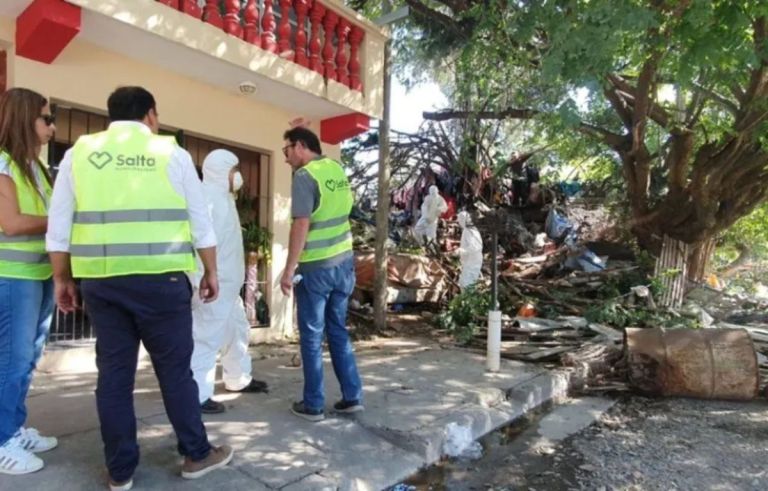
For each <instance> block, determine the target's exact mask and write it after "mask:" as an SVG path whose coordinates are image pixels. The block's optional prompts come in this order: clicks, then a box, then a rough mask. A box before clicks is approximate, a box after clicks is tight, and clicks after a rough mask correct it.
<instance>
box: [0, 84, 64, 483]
mask: <svg viewBox="0 0 768 491" xmlns="http://www.w3.org/2000/svg"><path fill="white" fill-rule="evenodd" d="M55 129H56V127H55V126H54V124H53V116H52V115H51V109H50V107H49V105H48V101H47V100H46V99H45V97H43V96H42V95H40V94H38V93H37V92H33V91H31V90H28V89H22V88H14V89H10V90H8V91H6V92H5V93H3V94H2V95H0V474H28V473H30V472H35V471H37V470H40V469H42V467H43V461H42V460H40V458H38V457H37V456H36V455H35V453H37V452H44V451H46V450H50V449H52V448H54V447H55V446H56V445H57V444H58V442H57V441H56V438H53V437H44V436H41V435H40V434H39V433H38V432H37V430H35V429H34V428H27V427H25V426H24V421H25V419H26V417H27V410H26V407H25V404H24V401H25V399H26V396H27V390H29V384H30V382H31V380H32V372H33V370H34V369H35V364H36V363H37V360H38V359H39V358H40V355H41V354H42V351H43V345H44V344H45V341H46V339H47V337H48V331H49V329H50V326H51V316H52V315H53V282H52V281H51V265H50V262H49V261H48V255H47V254H46V252H45V231H46V228H47V226H48V203H49V202H50V197H51V176H50V174H49V173H48V169H47V168H46V166H45V165H44V164H43V163H42V162H41V161H40V150H41V147H42V146H43V145H45V144H47V143H48V141H49V140H50V139H51V137H52V136H53V132H54V131H55Z"/></svg>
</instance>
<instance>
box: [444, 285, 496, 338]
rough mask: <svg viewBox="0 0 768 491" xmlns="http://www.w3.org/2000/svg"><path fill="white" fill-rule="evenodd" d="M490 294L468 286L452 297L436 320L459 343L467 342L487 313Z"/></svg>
mask: <svg viewBox="0 0 768 491" xmlns="http://www.w3.org/2000/svg"><path fill="white" fill-rule="evenodd" d="M490 303H491V299H490V294H489V293H488V291H486V290H485V289H482V288H476V287H470V288H467V289H465V290H464V291H462V292H461V293H459V294H458V295H456V296H455V297H453V299H451V301H450V303H449V304H448V309H447V310H446V311H445V312H443V313H441V314H440V315H439V316H438V317H437V322H438V324H439V325H440V327H442V328H443V329H447V330H448V331H450V332H451V334H452V335H453V336H454V337H455V338H456V340H457V341H458V342H460V343H463V344H467V343H469V342H470V341H471V340H472V337H473V336H474V335H475V333H476V332H477V330H478V329H479V328H480V327H481V325H480V324H482V322H480V319H481V318H484V317H485V316H487V314H488V309H489V308H490Z"/></svg>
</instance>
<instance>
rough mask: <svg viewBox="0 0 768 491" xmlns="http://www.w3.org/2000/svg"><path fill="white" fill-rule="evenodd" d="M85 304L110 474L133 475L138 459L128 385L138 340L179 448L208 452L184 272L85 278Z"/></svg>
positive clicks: (193, 454)
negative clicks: (193, 361) (195, 376)
mask: <svg viewBox="0 0 768 491" xmlns="http://www.w3.org/2000/svg"><path fill="white" fill-rule="evenodd" d="M81 290H82V295H83V299H84V300H85V306H86V310H87V312H88V315H89V316H90V318H91V322H92V323H93V326H94V329H95V331H96V366H97V367H98V369H99V378H98V383H97V387H96V405H97V409H98V413H99V421H100V422H101V438H102V440H103V442H104V457H105V459H106V464H107V469H108V470H109V474H110V476H111V477H112V479H113V480H115V481H124V480H127V479H129V478H130V477H131V476H133V472H134V470H135V469H136V466H137V465H138V464H139V446H138V443H137V441H136V414H135V411H134V406H133V387H134V382H135V379H136V364H137V361H138V354H139V343H140V342H142V343H144V347H145V348H146V350H147V351H148V352H149V355H150V358H151V359H152V365H153V367H154V369H155V374H156V375H157V379H158V382H159V383H160V391H161V392H162V395H163V403H164V404H165V412H166V414H167V415H168V419H169V420H170V422H171V425H172V426H173V429H174V431H175V432H176V437H177V438H178V449H179V453H181V454H182V455H184V456H188V457H190V458H191V459H192V460H195V461H197V460H202V459H204V458H205V457H207V456H208V452H209V451H210V449H211V445H210V444H209V443H208V438H207V436H206V433H205V427H204V426H203V422H202V418H201V413H200V403H199V401H198V396H197V384H196V383H195V380H194V379H193V378H192V370H191V369H190V358H191V357H192V348H193V341H192V309H191V305H190V301H191V297H192V288H191V286H190V284H189V281H188V280H187V277H186V275H184V274H183V273H165V274H156V275H134V276H120V277H113V278H104V279H85V280H83V281H82V283H81Z"/></svg>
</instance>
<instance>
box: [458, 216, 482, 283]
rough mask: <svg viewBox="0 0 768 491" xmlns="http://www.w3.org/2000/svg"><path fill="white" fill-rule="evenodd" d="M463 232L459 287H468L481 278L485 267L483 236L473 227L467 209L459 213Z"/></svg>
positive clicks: (460, 246)
mask: <svg viewBox="0 0 768 491" xmlns="http://www.w3.org/2000/svg"><path fill="white" fill-rule="evenodd" d="M457 218H458V222H459V226H460V227H461V228H462V229H463V230H462V232H461V242H460V245H459V259H460V261H461V275H460V276H459V287H461V288H467V287H468V286H471V285H474V284H475V283H476V282H477V280H479V279H480V275H481V270H482V267H483V238H482V237H481V236H480V231H479V230H477V228H475V227H473V226H472V224H471V221H470V218H469V214H468V213H467V212H466V211H462V212H461V213H459V215H458V217H457Z"/></svg>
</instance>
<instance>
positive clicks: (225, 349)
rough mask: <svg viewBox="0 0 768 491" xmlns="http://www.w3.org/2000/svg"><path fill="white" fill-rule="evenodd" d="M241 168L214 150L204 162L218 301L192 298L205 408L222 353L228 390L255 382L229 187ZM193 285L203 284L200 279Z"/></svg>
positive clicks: (195, 369) (239, 236)
mask: <svg viewBox="0 0 768 491" xmlns="http://www.w3.org/2000/svg"><path fill="white" fill-rule="evenodd" d="M237 164H238V158H237V156H236V155H235V154H233V153H232V152H230V151H228V150H214V151H212V152H211V153H210V154H208V156H207V157H206V158H205V160H204V161H203V189H204V190H205V196H206V198H207V200H208V206H209V210H210V212H211V218H212V221H213V229H214V231H215V233H216V265H217V268H218V273H219V275H218V276H219V297H218V298H217V299H216V300H215V301H214V302H211V303H202V302H201V301H200V299H199V297H198V295H197V294H195V295H194V296H193V299H192V321H193V329H192V333H193V337H194V340H195V348H194V351H193V352H192V373H193V374H194V377H195V382H197V386H198V389H199V393H200V403H201V404H202V403H203V402H205V401H206V400H207V399H209V398H210V397H211V396H212V395H213V384H214V379H215V377H216V355H217V354H218V352H219V350H221V364H222V366H223V368H224V370H223V371H224V385H225V387H226V389H227V390H233V391H236V390H241V389H243V388H244V387H246V386H247V385H248V384H249V383H250V382H251V379H252V377H251V356H250V354H249V353H248V335H249V331H250V329H251V326H250V323H249V322H248V319H247V318H246V316H245V308H244V307H243V301H242V299H241V298H240V289H241V288H242V286H243V283H244V282H245V259H244V252H243V232H242V229H241V228H240V218H239V216H238V214H237V207H236V206H235V197H234V195H233V194H232V192H231V191H230V188H229V173H230V171H231V170H232V168H233V167H234V166H235V165H237ZM233 185H234V186H235V191H236V190H237V189H239V188H240V186H242V176H239V173H236V174H235V176H234V182H233ZM201 272H202V266H201V265H200V264H199V263H198V268H197V273H196V274H198V275H199V274H201ZM192 284H193V285H199V284H200V281H199V278H197V281H193V283H192Z"/></svg>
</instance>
